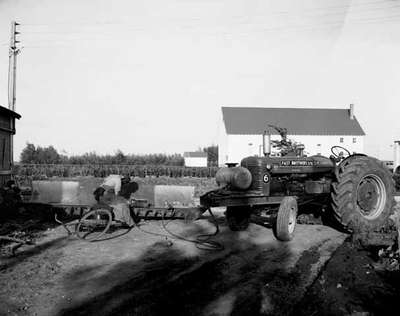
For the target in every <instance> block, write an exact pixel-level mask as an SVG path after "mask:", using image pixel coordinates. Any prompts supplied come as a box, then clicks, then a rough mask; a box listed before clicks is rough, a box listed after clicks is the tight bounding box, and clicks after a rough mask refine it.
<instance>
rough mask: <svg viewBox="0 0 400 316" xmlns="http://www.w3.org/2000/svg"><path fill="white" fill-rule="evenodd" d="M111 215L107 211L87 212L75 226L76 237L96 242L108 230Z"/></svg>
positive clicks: (100, 209)
mask: <svg viewBox="0 0 400 316" xmlns="http://www.w3.org/2000/svg"><path fill="white" fill-rule="evenodd" d="M111 222H112V213H111V211H109V210H107V209H102V208H99V209H95V210H91V211H89V212H87V213H86V214H85V215H83V217H82V218H81V219H80V220H79V222H78V224H77V226H76V235H77V236H78V237H79V238H80V239H83V240H86V241H96V240H98V239H99V238H100V237H101V236H103V235H104V234H105V233H106V232H107V231H108V229H109V228H110V225H111Z"/></svg>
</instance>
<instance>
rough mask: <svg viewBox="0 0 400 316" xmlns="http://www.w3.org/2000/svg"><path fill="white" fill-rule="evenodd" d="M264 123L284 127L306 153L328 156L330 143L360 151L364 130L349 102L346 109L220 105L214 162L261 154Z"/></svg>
mask: <svg viewBox="0 0 400 316" xmlns="http://www.w3.org/2000/svg"><path fill="white" fill-rule="evenodd" d="M268 124H272V125H275V126H279V127H284V128H286V129H287V131H288V138H289V139H291V140H293V141H295V142H299V143H302V144H304V146H305V153H306V154H307V155H309V156H310V155H316V154H321V155H323V156H328V157H329V156H330V155H331V151H330V149H331V147H332V146H334V145H339V146H342V147H344V148H347V149H348V150H349V151H350V152H351V153H353V152H357V153H363V152H364V137H365V133H364V131H363V129H362V128H361V126H360V124H359V122H358V121H357V118H356V117H355V115H354V106H353V105H350V108H348V109H311V108H260V107H222V122H221V125H222V126H221V127H220V129H219V131H220V132H219V140H218V164H219V165H220V166H223V165H225V164H226V163H240V161H241V159H242V158H244V157H247V156H253V155H255V156H261V155H262V154H263V152H262V134H263V132H264V131H265V130H266V129H267V128H268ZM269 131H270V133H271V139H272V140H279V139H280V136H279V134H278V133H277V132H276V131H275V130H274V129H272V128H269ZM272 153H274V149H272Z"/></svg>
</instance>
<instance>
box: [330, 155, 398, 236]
mask: <svg viewBox="0 0 400 316" xmlns="http://www.w3.org/2000/svg"><path fill="white" fill-rule="evenodd" d="M336 177H337V181H336V182H334V183H333V184H332V193H331V197H332V209H333V216H334V218H335V219H336V221H337V222H339V223H340V224H341V225H342V227H343V228H344V229H345V230H347V231H350V232H358V233H362V232H365V231H374V230H376V229H380V228H383V227H384V226H385V225H386V224H387V222H388V218H389V216H390V215H391V213H392V210H393V205H394V198H393V191H394V185H393V180H392V177H391V174H390V173H389V170H388V169H387V168H386V167H385V166H384V165H383V164H382V163H381V162H380V161H379V160H377V159H375V158H372V157H367V156H360V157H357V156H356V157H353V158H350V159H346V160H344V161H343V162H342V163H341V164H340V165H339V166H338V171H337V173H336Z"/></svg>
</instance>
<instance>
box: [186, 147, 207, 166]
mask: <svg viewBox="0 0 400 316" xmlns="http://www.w3.org/2000/svg"><path fill="white" fill-rule="evenodd" d="M183 158H184V160H185V166H186V167H207V153H205V152H201V151H187V152H185V153H184V154H183Z"/></svg>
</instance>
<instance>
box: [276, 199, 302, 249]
mask: <svg viewBox="0 0 400 316" xmlns="http://www.w3.org/2000/svg"><path fill="white" fill-rule="evenodd" d="M296 219H297V201H296V199H295V198H294V197H292V196H286V197H284V198H283V200H282V202H281V204H280V205H279V210H278V216H277V218H276V224H275V230H274V233H275V237H276V238H277V239H278V240H280V241H290V240H292V239H293V237H294V231H295V229H296Z"/></svg>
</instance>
